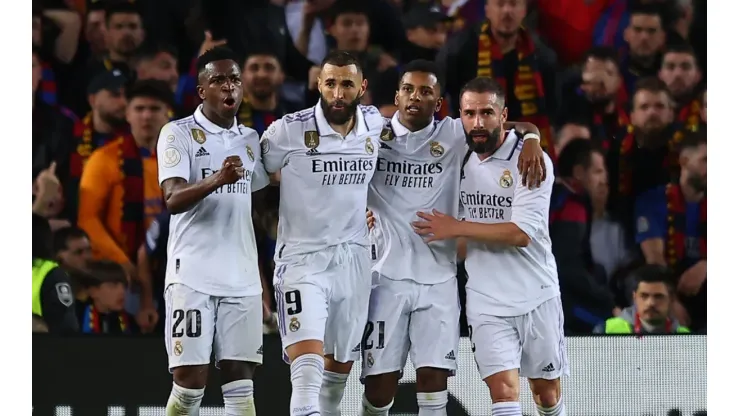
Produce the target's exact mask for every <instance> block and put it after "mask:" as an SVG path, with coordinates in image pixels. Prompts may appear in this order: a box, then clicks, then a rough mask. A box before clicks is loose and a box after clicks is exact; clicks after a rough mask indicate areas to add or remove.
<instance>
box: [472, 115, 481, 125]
mask: <svg viewBox="0 0 740 416" xmlns="http://www.w3.org/2000/svg"><path fill="white" fill-rule="evenodd" d="M473 122H474V123H473V127H475V128H480V127H483V119H482V118H481V116H480V114H476V115H475V119H473Z"/></svg>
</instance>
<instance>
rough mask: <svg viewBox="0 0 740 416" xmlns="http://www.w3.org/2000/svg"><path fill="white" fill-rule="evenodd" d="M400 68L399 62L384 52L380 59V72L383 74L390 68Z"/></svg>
mask: <svg viewBox="0 0 740 416" xmlns="http://www.w3.org/2000/svg"><path fill="white" fill-rule="evenodd" d="M397 66H398V61H396V59H395V58H394V57H392V56H390V55H389V54H388V53H386V52H383V53H381V54H380V56H379V57H378V71H380V72H382V71H385V70H386V69H389V68H395V67H397Z"/></svg>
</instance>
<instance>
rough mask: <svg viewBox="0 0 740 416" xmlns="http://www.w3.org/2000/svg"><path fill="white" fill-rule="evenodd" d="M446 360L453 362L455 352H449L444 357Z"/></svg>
mask: <svg viewBox="0 0 740 416" xmlns="http://www.w3.org/2000/svg"><path fill="white" fill-rule="evenodd" d="M445 359H446V360H454V359H455V351H454V350H451V351H450V352H448V353H447V355H445Z"/></svg>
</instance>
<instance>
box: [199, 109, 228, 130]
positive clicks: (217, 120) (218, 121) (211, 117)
mask: <svg viewBox="0 0 740 416" xmlns="http://www.w3.org/2000/svg"><path fill="white" fill-rule="evenodd" d="M203 115H204V116H206V118H207V119H208V121H210V122H211V123H213V124H215V125H217V126H219V127H221V128H222V129H230V128H231V126H233V125H234V116H231V117H229V118H225V117H221V116H219V115H218V114H217V113H216V112H215V111H212V110H211V109H210V108H208V107H206V106H203Z"/></svg>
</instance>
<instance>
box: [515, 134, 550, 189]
mask: <svg viewBox="0 0 740 416" xmlns="http://www.w3.org/2000/svg"><path fill="white" fill-rule="evenodd" d="M543 155H544V152H542V147H541V146H540V142H539V140H535V139H530V140H525V141H524V144H523V145H522V152H521V153H520V154H519V160H518V161H517V168H518V169H519V174H520V175H521V177H522V185H524V186H527V187H529V189H533V188H539V187H540V185H541V184H542V181H543V180H545V175H547V170H546V168H545V157H544V156H543Z"/></svg>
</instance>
